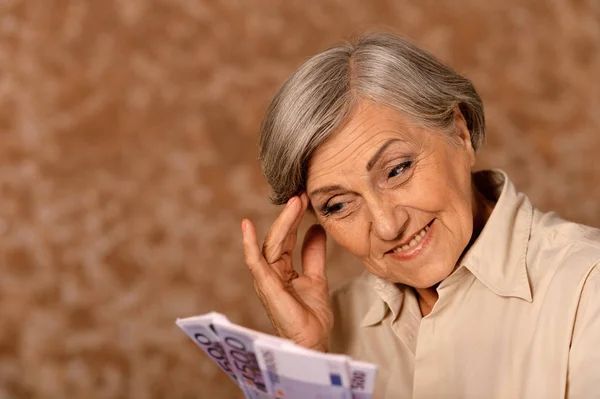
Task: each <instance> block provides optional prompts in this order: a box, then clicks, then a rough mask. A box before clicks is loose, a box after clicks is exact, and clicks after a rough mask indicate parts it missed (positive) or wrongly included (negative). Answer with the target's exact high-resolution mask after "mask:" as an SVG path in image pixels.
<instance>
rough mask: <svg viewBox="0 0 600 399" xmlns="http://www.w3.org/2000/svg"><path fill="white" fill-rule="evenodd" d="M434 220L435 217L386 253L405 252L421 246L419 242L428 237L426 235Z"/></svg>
mask: <svg viewBox="0 0 600 399" xmlns="http://www.w3.org/2000/svg"><path fill="white" fill-rule="evenodd" d="M434 220H435V219H433V220H432V221H431V222H429V223H428V224H427V225H426V226H425V227H423V228H422V229H421V230H419V231H417V232H416V233H414V234H413V235H411V236H410V237H409V238H408V239H407V240H405V241H404V242H402V243H400V244H398V245H396V246H394V248H392V249H390V250H389V251H387V252H386V254H387V253H403V252H407V251H409V250H410V249H415V248H417V247H418V246H419V243H420V242H421V241H422V240H423V239H424V238H425V237H426V235H427V233H428V231H429V229H430V227H431V224H432V223H433V222H434Z"/></svg>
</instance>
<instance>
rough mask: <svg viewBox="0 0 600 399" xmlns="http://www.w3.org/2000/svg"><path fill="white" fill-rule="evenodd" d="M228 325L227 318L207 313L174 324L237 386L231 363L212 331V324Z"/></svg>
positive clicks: (214, 332) (217, 337)
mask: <svg viewBox="0 0 600 399" xmlns="http://www.w3.org/2000/svg"><path fill="white" fill-rule="evenodd" d="M217 320H218V321H219V322H220V323H221V324H228V323H229V320H228V319H227V317H225V316H223V315H222V314H219V313H215V312H212V313H208V314H206V315H203V316H195V317H188V318H185V319H178V320H177V321H176V322H175V323H176V324H177V325H178V326H179V328H181V329H182V330H183V332H185V333H186V334H187V335H188V336H189V337H190V338H191V339H192V341H194V342H195V343H196V345H198V346H199V347H200V349H202V350H203V351H204V352H205V353H206V354H207V355H208V357H210V358H211V360H213V361H214V362H215V363H216V364H217V365H218V366H219V367H220V368H221V370H223V371H224V372H225V374H227V375H228V376H229V378H231V379H232V380H233V382H235V383H236V384H238V385H239V382H238V378H237V376H236V374H235V372H234V371H233V369H232V367H231V362H230V360H229V357H228V356H227V353H226V351H225V349H224V348H223V344H222V342H221V339H220V338H219V336H218V335H217V333H216V331H215V330H214V326H213V325H214V323H215V322H216V321H217Z"/></svg>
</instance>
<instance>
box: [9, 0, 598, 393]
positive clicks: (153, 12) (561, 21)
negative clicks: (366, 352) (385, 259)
mask: <svg viewBox="0 0 600 399" xmlns="http://www.w3.org/2000/svg"><path fill="white" fill-rule="evenodd" d="M458 3H460V6H458V5H452V4H458ZM373 27H383V28H387V29H394V30H396V31H398V32H402V33H404V34H405V35H407V36H409V37H411V38H412V39H414V40H415V41H416V42H417V43H419V44H421V45H422V46H424V47H425V48H427V49H429V50H431V51H432V52H433V53H435V54H437V55H438V56H440V57H441V58H442V59H444V60H445V61H447V62H448V63H450V64H451V65H452V66H454V67H455V68H457V69H458V70H460V71H462V72H464V73H465V74H466V75H468V76H470V77H471V78H472V79H473V80H474V82H475V84H476V86H477V87H478V89H479V91H480V92H481V94H482V97H483V98H484V101H485V104H486V110H487V116H488V122H489V133H488V134H489V140H488V142H487V145H486V147H485V149H484V151H483V152H482V153H481V156H480V158H481V161H480V163H481V166H485V167H501V168H504V169H506V170H507V171H508V172H509V174H510V175H511V176H512V177H513V179H514V180H515V181H516V183H517V185H518V186H519V188H521V189H522V190H524V191H526V192H527V193H528V194H529V195H530V197H531V198H532V199H533V201H534V202H535V203H536V204H537V205H538V206H539V207H541V208H543V209H555V210H557V211H559V212H560V213H561V214H563V215H564V216H566V217H568V218H571V219H574V220H577V221H580V222H585V223H587V224H591V225H595V226H600V201H599V200H600V184H599V183H600V166H599V164H598V162H597V154H598V153H599V152H600V111H599V109H600V78H599V74H600V2H599V1H597V0H587V1H586V0H578V1H575V0H545V1H530V0H486V1H483V0H481V1H478V0H467V1H461V2H440V1H435V0H427V1H412V0H389V1H385V0H378V1H361V0H329V1H308V0H302V1H301V0H293V1H274V0H273V1H268V0H238V1H233V0H212V1H211V0H195V1H194V0H88V1H84V0H71V1H67V0H60V1H59V0H54V1H51V0H2V1H0V273H1V275H0V398H133V399H142V398H240V397H241V395H240V393H239V392H238V391H237V390H236V389H235V387H234V386H233V384H232V383H231V382H229V381H228V380H226V378H225V377H224V376H223V375H221V374H220V372H219V371H218V369H217V368H216V367H215V366H213V365H212V364H211V363H209V362H208V360H207V358H206V357H205V356H204V355H203V354H202V353H201V352H200V350H198V349H196V348H195V347H194V346H193V344H192V343H191V342H190V341H188V339H187V338H186V337H185V336H184V335H183V333H181V332H180V331H178V330H177V329H176V328H175V326H174V324H173V322H174V320H175V318H176V317H178V316H188V315H193V314H199V313H203V312H206V311H210V310H213V309H214V310H218V311H222V312H224V313H226V314H227V315H228V316H229V317H230V318H231V319H232V320H234V321H236V322H240V323H242V324H244V325H247V326H250V327H253V328H258V329H261V330H266V331H268V330H269V326H268V322H267V319H266V317H265V316H264V314H263V313H262V310H261V308H260V306H259V303H258V300H256V299H255V297H254V293H253V290H252V283H251V280H250V277H249V274H248V273H247V272H246V270H245V266H244V264H243V260H242V253H241V244H240V233H239V222H240V220H241V218H242V217H243V216H249V217H251V218H253V220H255V221H256V222H257V225H258V227H259V229H260V231H261V234H264V233H265V232H266V229H267V228H268V226H269V224H270V222H271V221H272V220H273V218H274V217H275V215H276V214H277V212H278V210H277V209H276V208H275V207H273V206H271V205H269V203H268V201H267V196H268V187H266V185H265V183H264V182H263V180H262V178H261V175H260V170H259V166H258V163H257V153H256V146H257V132H258V125H259V122H260V120H261V115H262V113H263V112H264V110H265V107H266V104H267V102H268V100H269V98H270V96H271V95H272V94H273V92H274V91H275V89H276V88H277V86H278V85H279V84H280V83H281V82H282V81H283V80H284V79H285V78H286V77H287V76H288V75H289V74H290V73H291V72H292V71H293V70H294V68H295V67H296V66H297V65H298V64H299V63H300V62H301V61H302V60H304V59H306V57H308V56H309V55H311V54H314V53H315V52H317V51H319V50H323V49H325V48H326V47H327V46H329V45H331V44H333V43H335V42H337V41H339V40H340V39H343V38H347V37H349V36H351V35H356V34H357V33H359V32H361V31H363V30H364V29H367V28H373ZM304 228H306V226H304ZM329 265H330V269H329V274H330V276H331V279H332V284H333V285H334V286H335V285H337V284H340V283H341V282H342V281H343V280H345V279H347V278H348V277H349V276H350V275H352V274H353V273H355V272H356V271H357V270H358V267H357V265H356V264H355V262H353V261H352V260H351V259H349V257H348V256H347V255H345V254H343V253H342V252H341V251H340V250H339V249H338V248H336V247H335V246H331V248H330V262H329Z"/></svg>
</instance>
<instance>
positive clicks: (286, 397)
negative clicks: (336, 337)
mask: <svg viewBox="0 0 600 399" xmlns="http://www.w3.org/2000/svg"><path fill="white" fill-rule="evenodd" d="M176 323H177V325H178V326H179V327H180V328H181V329H182V330H183V331H184V332H185V333H186V334H187V335H188V336H189V337H190V338H191V339H192V340H193V341H194V342H195V343H196V344H197V345H198V346H199V347H200V348H201V349H202V350H203V351H204V352H205V353H206V354H207V355H208V356H209V357H210V358H211V359H212V360H213V361H214V362H215V363H216V364H217V365H218V366H219V367H220V368H221V370H223V371H224V372H225V373H226V374H227V375H228V376H229V377H230V378H231V379H232V380H233V382H235V383H236V384H237V385H238V386H239V387H240V388H241V389H242V391H243V392H244V394H245V395H246V398H248V399H317V398H318V399H370V398H371V397H372V395H373V388H374V386H375V375H376V373H377V366H375V365H373V364H369V363H364V362H359V361H355V360H352V359H350V358H349V357H348V356H343V355H334V354H327V353H322V352H317V351H313V350H309V349H306V348H303V347H301V346H298V345H296V344H294V343H293V342H291V341H289V340H286V339H282V338H279V337H275V336H272V335H268V334H263V333H260V332H258V331H254V330H251V329H248V328H244V327H241V326H238V325H236V324H233V323H232V322H230V321H229V320H228V319H227V317H225V316H224V315H222V314H219V313H214V312H212V313H208V314H205V315H202V316H194V317H188V318H185V319H178V320H177V322H176Z"/></svg>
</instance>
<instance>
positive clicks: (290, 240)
mask: <svg viewBox="0 0 600 399" xmlns="http://www.w3.org/2000/svg"><path fill="white" fill-rule="evenodd" d="M299 198H300V202H301V204H302V205H301V208H300V213H299V214H298V217H296V220H294V223H293V224H292V227H290V231H289V233H288V235H287V236H286V237H285V239H284V241H283V243H282V245H281V252H282V253H285V252H289V253H290V254H291V253H292V250H293V249H294V247H295V246H296V241H297V237H298V228H299V227H300V224H301V223H302V219H304V214H305V213H306V209H307V208H308V196H307V195H306V193H302V194H300V196H299Z"/></svg>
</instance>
